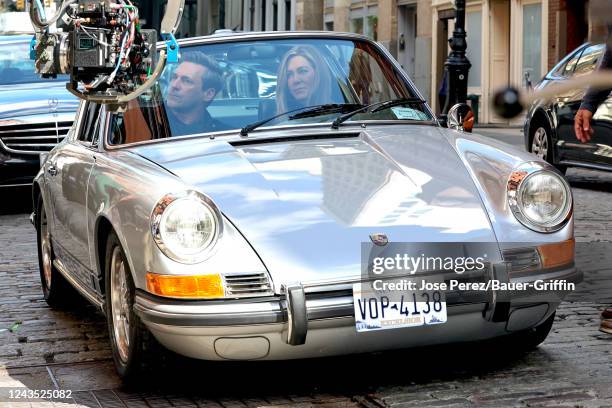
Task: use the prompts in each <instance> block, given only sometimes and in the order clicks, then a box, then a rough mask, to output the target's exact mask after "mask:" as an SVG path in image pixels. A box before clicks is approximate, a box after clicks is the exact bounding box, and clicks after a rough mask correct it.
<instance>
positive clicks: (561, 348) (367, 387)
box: [0, 130, 612, 407]
mask: <svg viewBox="0 0 612 408" xmlns="http://www.w3.org/2000/svg"><path fill="white" fill-rule="evenodd" d="M476 132H478V130H476ZM483 133H485V134H487V132H484V131H483ZM491 133H492V134H495V130H492V131H491ZM511 133H512V132H511ZM512 134H514V136H512V137H511V138H510V139H511V140H512V141H513V143H514V144H522V136H520V135H519V134H518V130H515V131H514V133H512ZM504 137H505V138H508V136H507V135H506V136H504ZM503 140H504V141H506V139H503ZM567 178H568V180H569V181H570V183H571V185H572V188H573V192H574V200H575V219H576V224H575V228H576V239H577V241H580V242H595V241H612V173H610V174H608V173H603V172H597V171H590V170H578V169H570V170H569V171H568V174H567ZM2 194H3V201H4V202H5V203H7V202H8V205H7V206H6V207H5V209H4V210H3V212H2V213H0V390H2V389H8V388H14V387H28V388H29V389H36V390H53V389H58V390H59V389H63V390H72V391H73V393H72V400H71V401H68V402H65V403H59V402H58V403H51V402H49V403H33V404H32V406H68V405H69V404H75V403H76V404H81V405H82V406H86V407H169V406H181V407H196V406H205V407H221V406H222V407H245V406H249V407H251V406H253V407H255V406H257V407H262V406H289V405H290V406H301V407H309V406H316V407H328V406H329V407H332V406H333V407H352V406H363V407H381V406H391V407H455V406H456V407H464V406H487V407H488V406H490V407H500V406H518V407H533V406H547V407H549V406H555V407H558V406H562V407H600V406H609V407H612V353H611V352H612V336H611V335H606V334H604V333H601V332H599V331H598V326H599V319H600V318H599V312H600V310H601V309H602V308H603V307H604V306H605V303H604V302H603V301H597V302H595V301H586V299H583V298H581V299H574V300H577V301H575V302H564V303H563V304H562V305H561V306H560V308H559V310H558V311H557V315H556V320H555V323H554V326H553V330H552V333H551V334H550V336H549V337H548V338H547V340H546V341H545V343H544V344H543V345H541V346H540V347H539V348H538V349H537V350H535V351H532V352H529V353H524V354H512V353H508V352H507V350H500V349H499V348H495V346H494V345H492V344H478V345H461V346H452V347H435V348H434V347H432V348H426V349H418V350H404V351H398V352H385V353H376V354H368V355H358V356H348V357H340V358H326V359H317V360H307V361H290V362H265V363H263V362H252V363H235V362H222V363H210V362H199V361H193V360H188V359H184V358H178V357H177V358H176V359H174V360H173V361H172V362H171V363H170V367H169V369H168V370H165V371H164V372H160V373H159V375H158V376H157V377H156V378H155V380H151V383H148V384H143V385H141V386H139V387H138V388H132V389H127V388H124V387H122V386H121V384H120V381H119V379H118V378H117V376H116V375H115V372H114V368H113V363H112V360H111V355H110V350H109V342H108V334H107V330H106V323H105V319H104V317H103V316H102V315H101V314H100V313H99V312H97V311H96V309H95V308H94V307H93V306H89V305H87V304H86V303H85V301H82V302H80V303H78V304H76V305H74V307H73V308H72V309H71V311H59V310H53V309H50V308H49V307H48V306H47V304H46V303H45V301H44V300H43V297H42V292H41V288H40V278H39V271H38V260H37V256H36V235H35V230H34V228H33V227H32V225H31V224H30V222H29V219H28V217H29V214H30V209H29V208H27V206H28V205H29V201H28V194H29V191H27V190H26V191H18V192H10V193H7V192H4V191H3V192H2ZM7 195H8V196H7ZM580 262H582V264H580ZM595 264H596V263H595ZM595 264H591V263H590V262H589V259H588V257H586V256H584V255H583V256H582V257H579V265H578V266H579V267H581V268H582V269H584V270H586V271H588V270H593V269H594V268H595ZM598 267H599V266H598ZM598 273H599V274H600V276H601V280H602V281H603V280H604V279H607V281H610V277H612V265H611V264H608V265H607V269H603V270H600V271H598ZM607 300H609V301H610V302H611V303H612V299H607ZM607 300H606V301H607ZM12 406H15V407H20V406H24V407H27V406H30V405H29V403H19V402H13V403H9V402H7V401H4V402H2V400H0V407H12Z"/></svg>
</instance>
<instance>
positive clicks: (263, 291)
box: [32, 32, 580, 379]
mask: <svg viewBox="0 0 612 408" xmlns="http://www.w3.org/2000/svg"><path fill="white" fill-rule="evenodd" d="M180 44H181V47H182V48H181V55H182V59H183V60H182V61H183V62H180V63H179V65H178V66H171V67H169V68H168V70H169V71H168V72H166V73H165V74H164V75H163V77H162V79H161V80H160V81H161V82H160V84H159V86H158V87H155V88H153V89H150V90H149V91H148V92H147V93H146V94H144V95H143V96H141V97H139V99H138V100H135V101H133V102H131V103H130V105H129V106H128V107H127V109H125V111H124V112H111V111H109V110H108V109H107V107H105V106H100V105H96V104H94V103H91V102H83V103H82V104H81V106H80V108H79V112H78V115H77V118H78V119H77V124H76V126H75V132H74V134H71V135H70V136H69V137H68V140H67V141H66V142H65V143H62V145H60V146H58V147H57V148H56V149H55V150H53V151H52V152H51V153H50V155H49V156H48V158H47V160H46V161H45V163H44V165H43V167H42V168H41V171H40V172H39V174H38V175H37V177H36V179H35V182H34V188H33V200H34V204H35V208H36V212H35V213H34V214H33V217H32V220H33V223H34V224H35V225H36V228H37V237H38V247H39V259H40V271H41V281H42V287H43V292H44V296H45V299H46V300H47V302H49V304H51V305H53V306H57V305H60V304H61V303H62V301H64V300H65V299H67V298H70V297H72V296H75V295H74V294H73V293H72V289H71V288H76V289H77V290H78V292H80V293H81V294H82V295H83V296H85V297H86V298H87V299H88V300H89V301H91V302H92V303H93V304H95V305H97V306H98V307H99V308H100V310H102V311H103V312H104V313H105V314H106V317H107V321H108V328H109V333H110V341H111V349H112V353H113V358H114V361H115V365H116V367H117V371H118V373H119V375H120V376H121V377H122V378H124V379H130V378H134V377H135V376H137V374H138V373H139V372H140V370H141V369H142V368H143V367H145V366H147V365H148V364H149V363H150V362H152V361H156V360H158V354H156V353H157V352H158V351H157V350H159V348H157V347H158V345H159V343H161V345H163V346H165V347H166V348H168V349H171V350H173V351H174V352H177V353H180V354H182V355H186V356H189V357H193V358H198V359H206V360H275V359H293V358H309V357H319V356H330V355H339V354H348V353H360V352H370V351H376V350H386V349H395V348H404V347H412V346H423V345H429V344H442V343H449V342H460V341H476V340H483V339H491V338H498V337H504V336H509V335H512V339H513V341H512V342H511V343H510V345H509V347H514V348H519V347H534V346H536V345H537V344H539V343H540V342H542V341H543V340H544V339H545V338H546V336H547V334H548V332H549V331H550V329H551V326H552V323H553V319H554V315H555V309H556V306H557V304H558V302H556V301H553V300H551V299H544V300H539V301H529V302H524V301H517V299H518V298H517V299H515V298H513V297H508V296H510V295H509V294H508V295H507V296H506V294H505V293H504V294H502V293H501V292H497V291H493V292H491V291H478V290H475V291H464V292H457V291H454V292H453V291H451V292H448V293H446V301H445V302H442V301H441V300H440V298H438V300H436V302H437V303H435V304H434V305H433V306H432V307H431V310H428V311H425V309H420V312H419V310H411V311H410V312H408V311H407V310H404V308H402V306H401V305H400V306H399V307H397V305H395V306H396V307H395V312H393V313H395V315H396V316H399V317H400V319H399V320H400V321H404V320H403V316H408V315H409V317H410V319H412V320H410V323H409V324H408V326H410V327H407V326H406V325H404V324H398V323H397V322H394V321H385V322H386V323H385V325H386V328H388V329H389V330H378V329H381V328H382V326H381V324H379V323H380V321H379V322H378V323H376V322H374V323H373V321H372V319H369V318H364V316H363V313H362V312H360V311H359V308H360V307H363V305H364V303H363V302H362V301H363V299H365V298H362V297H360V296H361V295H359V296H358V295H357V292H358V291H359V290H360V289H359V288H358V286H355V285H360V284H361V283H364V282H368V281H369V279H370V278H369V273H368V274H363V275H362V267H363V265H362V248H364V249H363V251H365V252H364V254H365V255H366V259H367V257H368V254H370V253H373V252H371V251H374V250H375V248H380V250H386V248H391V246H389V245H392V244H401V243H402V242H406V243H418V242H423V243H427V244H428V245H431V246H432V247H433V248H435V249H438V250H441V251H442V252H444V251H445V250H444V248H446V247H445V246H444V244H445V243H454V244H457V245H458V246H459V248H460V252H461V253H463V255H465V252H466V251H468V250H467V249H466V248H468V246H469V244H474V243H475V244H482V243H488V244H491V245H492V246H493V248H494V249H493V250H492V251H491V252H489V253H488V254H485V256H486V257H487V261H486V267H485V268H484V269H481V270H479V271H477V272H474V273H472V272H470V273H468V272H466V273H456V272H455V271H450V272H445V271H442V270H439V269H435V270H434V269H428V268H421V269H419V270H418V271H416V270H415V271H416V273H415V276H413V277H419V278H423V277H435V278H437V279H439V280H443V281H444V282H449V281H450V280H456V281H458V282H471V283H477V284H479V285H480V284H484V283H486V282H489V281H491V279H492V278H495V279H496V280H497V281H499V282H505V283H517V282H523V283H526V284H532V283H533V282H535V281H538V280H540V281H545V282H548V281H549V280H551V279H566V280H567V281H569V282H577V281H579V280H580V274H579V272H578V271H577V270H576V268H575V266H574V261H573V245H574V238H573V215H572V208H573V207H572V196H571V191H570V189H569V186H568V184H567V183H566V181H565V180H564V179H563V177H562V176H561V175H559V174H558V172H557V171H556V170H555V169H554V168H553V167H552V166H551V165H550V164H548V163H546V162H545V161H542V160H538V159H537V158H534V157H533V155H531V154H529V153H527V152H524V151H519V150H517V149H513V148H512V147H510V146H508V145H505V144H502V143H498V142H495V141H492V140H490V139H487V138H484V137H479V136H476V135H472V134H470V133H466V132H463V131H461V130H451V129H445V128H442V127H441V126H440V124H439V123H438V121H437V120H436V118H435V117H434V115H433V114H432V111H431V109H430V108H429V107H428V106H427V104H426V103H425V102H424V101H423V100H422V97H421V95H420V93H419V92H418V91H417V90H416V89H415V88H414V86H413V84H412V82H411V81H410V79H409V78H408V77H407V76H406V74H405V72H404V71H402V70H401V67H400V66H399V65H398V63H397V62H396V61H395V60H394V59H393V58H392V57H391V56H390V54H389V53H388V51H386V50H385V49H384V48H383V47H382V46H380V45H379V44H377V43H375V42H373V41H371V40H369V39H368V38H367V37H365V36H361V35H356V34H344V33H333V32H290V33H288V32H267V33H240V34H224V35H222V36H221V35H212V36H208V37H200V38H192V39H186V40H182V41H181V42H180ZM300 50H301V51H300ZM304 50H308V53H309V55H310V57H308V58H314V57H312V55H314V54H317V55H318V57H317V58H316V59H317V60H318V64H315V63H314V62H311V61H310V60H309V59H308V58H306V57H303V58H302V59H301V60H298V59H297V57H295V55H301V54H300V53H303V52H304ZM201 54H204V55H206V56H208V58H209V59H210V58H212V59H214V61H215V63H216V64H217V65H218V67H219V70H220V71H221V72H222V78H221V80H222V82H223V86H222V89H221V90H219V91H218V92H217V93H216V95H215V98H214V99H213V100H212V102H211V104H210V105H209V106H208V108H207V110H208V113H209V115H210V117H211V119H214V121H215V122H216V124H215V127H216V128H215V129H214V130H213V131H208V132H205V133H201V131H200V133H198V131H197V130H196V125H194V126H192V127H189V126H187V127H185V126H180V127H177V126H176V125H177V123H172V122H173V120H174V121H177V120H178V119H171V118H173V117H174V118H176V117H177V115H182V114H184V113H185V111H188V110H189V109H188V107H187V108H185V109H186V110H185V111H183V112H182V113H181V112H179V111H176V110H175V109H176V108H175V107H174V104H175V103H176V102H177V98H176V96H177V95H184V94H181V92H179V90H180V89H179V88H180V86H185V87H191V88H192V89H195V90H196V91H198V90H203V91H205V95H207V96H206V98H209V97H210V95H211V92H210V89H208V87H207V86H206V84H204V85H205V86H204V87H203V88H202V87H201V84H200V83H199V80H197V78H196V80H195V82H194V78H193V77H190V76H189V75H188V73H189V72H195V70H196V69H201V68H197V67H195V66H194V65H193V62H192V63H191V64H192V65H190V66H188V65H185V66H184V67H189V70H187V71H185V70H183V69H182V68H181V67H182V64H183V63H184V61H194V60H197V58H200V60H202V58H201ZM198 55H199V57H198ZM304 61H309V62H307V63H306V64H305V63H304ZM294 62H295V66H293V65H292V64H293V63H294ZM300 64H301V65H300ZM304 64H305V65H304ZM196 65H197V64H196ZM292 67H293V68H292ZM284 68H287V70H286V71H287V72H286V73H284V72H285V70H284ZM211 70H212V68H211V67H210V66H209V68H208V69H207V70H203V71H201V72H206V73H208V74H207V75H209V74H210V71H211ZM313 71H316V72H318V74H316V75H315V76H314V77H312V76H311V77H310V80H309V81H310V82H308V81H306V80H304V79H303V78H302V79H299V80H297V79H295V78H296V76H297V75H306V76H307V77H308V76H309V75H311V74H312V72H313ZM279 72H281V75H278V73H279ZM323 73H325V74H323ZM317 75H319V76H317ZM323 75H328V76H329V77H328V78H327V79H325V80H324V79H322V78H323ZM206 78H209V80H210V77H206ZM313 78H315V79H313ZM316 78H318V79H316ZM285 81H286V82H285ZM291 81H293V82H291ZM300 81H302V82H300ZM324 81H327V82H325V84H326V86H325V88H324V89H322V88H318V87H317V86H318V85H317V84H319V83H323V82H324ZM290 82H291V84H290ZM179 83H180V84H182V85H180V84H179ZM305 84H308V85H305ZM285 86H288V88H284V89H283V87H285ZM194 87H195V88H194ZM308 89H311V90H317V89H318V90H319V91H320V92H321V94H325V95H326V96H325V98H326V99H323V100H321V101H320V103H321V104H320V105H317V106H314V107H311V106H302V107H301V108H295V109H292V110H291V113H289V114H287V115H285V114H284V113H285V111H284V110H282V111H280V112H279V111H278V106H281V105H282V103H281V102H282V101H281V100H280V98H283V95H288V94H287V92H290V93H291V95H292V96H293V97H294V98H295V99H299V97H300V95H302V94H307V92H306V90H308ZM173 93H174V94H173ZM170 95H172V98H173V100H172V103H170V102H171V97H170ZM313 95H314V92H311V96H313ZM315 96H320V95H315ZM313 97H314V96H313ZM456 111H458V110H456ZM341 115H344V116H341ZM201 116H206V115H205V114H204V112H202V115H201ZM461 116H462V117H467V116H469V115H467V114H461ZM270 118H274V119H273V120H269V119H270ZM454 119H456V118H455V116H454V115H453V114H451V115H450V120H449V123H451V124H453V126H455V127H456V129H459V128H458V127H457V121H456V120H454ZM266 120H269V121H267V122H266ZM209 122H211V121H210V120H209ZM257 122H259V123H257ZM206 124H207V123H204V125H206ZM254 124H255V125H254ZM177 129H179V130H177ZM366 242H367V243H369V245H368V244H364V243H366ZM408 246H410V245H409V244H408ZM468 252H469V251H468ZM419 254H420V252H419ZM481 255H482V254H481ZM487 255H488V256H487ZM366 269H367V267H366ZM402 293H403V292H402ZM406 295H408V292H406ZM438 295H439V296H440V293H438ZM433 298H435V294H434V295H433ZM369 299H370V300H368V306H372V305H374V306H372V307H378V306H380V305H381V299H379V298H375V297H371V298H369ZM415 302H416V300H415ZM442 303H444V308H442ZM424 304H425V306H427V305H430V306H431V305H432V303H429V302H424ZM360 305H361V306H360ZM425 306H424V307H425ZM436 307H437V309H436ZM434 309H436V310H435V312H436V313H434V312H433V311H432V310H434ZM372 310H373V309H370V311H372ZM403 312H405V313H407V314H406V315H403V316H402V313H403ZM421 312H422V313H421ZM388 313H389V314H390V315H393V313H392V311H391V309H389V310H388ZM397 313H400V314H399V315H398V314H397ZM419 313H421V314H419ZM359 314H361V315H362V316H358V318H356V316H357V315H359ZM419 316H420V317H419ZM423 316H425V318H423ZM370 317H372V316H370Z"/></svg>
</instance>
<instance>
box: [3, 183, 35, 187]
mask: <svg viewBox="0 0 612 408" xmlns="http://www.w3.org/2000/svg"><path fill="white" fill-rule="evenodd" d="M4 187H6V188H10V187H32V183H23V184H0V188H4Z"/></svg>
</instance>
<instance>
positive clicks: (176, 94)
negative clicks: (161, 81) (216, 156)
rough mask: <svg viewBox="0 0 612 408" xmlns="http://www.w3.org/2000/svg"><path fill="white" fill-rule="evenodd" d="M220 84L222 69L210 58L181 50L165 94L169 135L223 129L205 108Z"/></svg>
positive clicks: (219, 87)
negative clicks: (182, 55) (177, 63)
mask: <svg viewBox="0 0 612 408" xmlns="http://www.w3.org/2000/svg"><path fill="white" fill-rule="evenodd" d="M222 87H223V72H222V71H221V68H220V67H219V65H218V64H217V62H216V61H215V60H214V59H213V58H211V57H209V56H208V55H206V54H204V53H202V52H190V53H185V54H184V58H183V59H182V62H181V63H180V64H179V66H178V67H177V68H176V70H175V71H174V74H173V75H172V79H171V81H170V86H169V88H168V96H167V98H166V108H167V114H168V120H169V121H170V127H171V129H172V136H181V135H190V134H195V133H206V132H214V131H216V130H223V129H224V128H225V127H224V126H223V124H222V123H220V122H219V121H217V120H215V119H213V118H212V117H211V116H210V113H208V110H207V108H208V106H209V105H210V103H211V102H212V100H213V99H214V98H215V96H217V94H218V93H219V92H220V91H221V89H222Z"/></svg>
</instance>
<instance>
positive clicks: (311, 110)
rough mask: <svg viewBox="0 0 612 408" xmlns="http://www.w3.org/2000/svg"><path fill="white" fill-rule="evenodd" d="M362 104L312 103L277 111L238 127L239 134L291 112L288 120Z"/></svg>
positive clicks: (246, 133)
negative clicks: (267, 116) (269, 115)
mask: <svg viewBox="0 0 612 408" xmlns="http://www.w3.org/2000/svg"><path fill="white" fill-rule="evenodd" d="M362 107H363V105H361V104H357V103H327V104H324V105H314V106H305V107H302V108H298V109H292V110H290V111H287V112H283V113H279V114H278V115H274V116H272V117H270V118H267V119H263V120H260V121H258V122H255V123H251V124H250V125H246V126H245V127H243V128H242V129H240V136H248V135H249V132H252V131H253V130H255V129H257V128H258V127H260V126H263V125H265V124H266V123H268V122H271V121H273V120H274V119H278V118H280V117H283V116H286V115H291V114H292V113H295V112H299V113H296V114H295V115H293V116H290V117H289V120H293V119H302V118H310V117H315V116H319V115H325V114H328V113H338V112H346V111H351V110H353V109H356V108H362Z"/></svg>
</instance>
